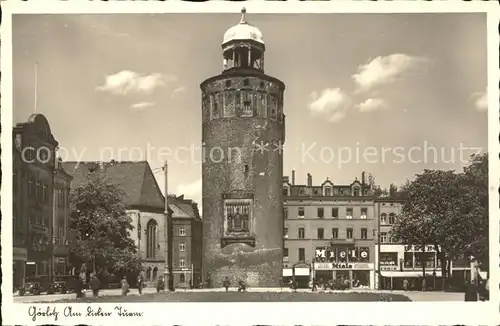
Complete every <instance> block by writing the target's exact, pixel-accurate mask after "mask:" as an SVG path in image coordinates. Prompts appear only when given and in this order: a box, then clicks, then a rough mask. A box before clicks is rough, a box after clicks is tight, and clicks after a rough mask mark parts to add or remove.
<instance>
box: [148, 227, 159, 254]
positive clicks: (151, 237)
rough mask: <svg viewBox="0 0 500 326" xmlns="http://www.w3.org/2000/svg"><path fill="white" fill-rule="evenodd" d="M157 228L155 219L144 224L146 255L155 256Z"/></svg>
mask: <svg viewBox="0 0 500 326" xmlns="http://www.w3.org/2000/svg"><path fill="white" fill-rule="evenodd" d="M157 230H158V223H156V221H155V220H149V222H148V224H147V226H146V257H147V258H153V259H154V258H156V242H157V241H158V239H156V233H157Z"/></svg>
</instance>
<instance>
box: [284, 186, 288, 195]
mask: <svg viewBox="0 0 500 326" xmlns="http://www.w3.org/2000/svg"><path fill="white" fill-rule="evenodd" d="M283 196H288V187H287V186H285V187H283Z"/></svg>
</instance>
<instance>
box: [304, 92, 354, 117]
mask: <svg viewBox="0 0 500 326" xmlns="http://www.w3.org/2000/svg"><path fill="white" fill-rule="evenodd" d="M350 103H351V100H350V98H349V97H348V96H347V95H346V94H345V93H344V92H342V91H341V90H340V88H326V89H324V90H322V91H321V95H318V93H316V92H313V93H312V101H311V102H310V103H309V110H310V111H311V112H312V113H313V115H321V116H325V117H326V118H327V119H328V120H329V121H330V122H338V121H340V120H342V119H343V118H344V117H345V116H346V114H347V110H348V108H349V105H350Z"/></svg>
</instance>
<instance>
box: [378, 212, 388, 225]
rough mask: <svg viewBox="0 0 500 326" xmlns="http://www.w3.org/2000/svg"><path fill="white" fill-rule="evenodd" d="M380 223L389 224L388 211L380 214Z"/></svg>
mask: <svg viewBox="0 0 500 326" xmlns="http://www.w3.org/2000/svg"><path fill="white" fill-rule="evenodd" d="M380 224H387V214H386V213H382V215H380Z"/></svg>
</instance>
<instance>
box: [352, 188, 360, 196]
mask: <svg viewBox="0 0 500 326" xmlns="http://www.w3.org/2000/svg"><path fill="white" fill-rule="evenodd" d="M353 196H354V197H359V188H354V189H353Z"/></svg>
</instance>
